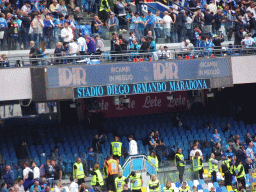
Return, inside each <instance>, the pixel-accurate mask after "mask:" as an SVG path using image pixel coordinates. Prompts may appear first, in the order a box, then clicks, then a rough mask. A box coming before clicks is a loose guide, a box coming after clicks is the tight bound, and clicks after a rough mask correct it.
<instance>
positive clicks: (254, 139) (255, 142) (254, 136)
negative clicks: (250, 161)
mask: <svg viewBox="0 0 256 192" xmlns="http://www.w3.org/2000/svg"><path fill="white" fill-rule="evenodd" d="M252 141H253V148H252V149H253V151H254V153H256V135H253V136H252Z"/></svg>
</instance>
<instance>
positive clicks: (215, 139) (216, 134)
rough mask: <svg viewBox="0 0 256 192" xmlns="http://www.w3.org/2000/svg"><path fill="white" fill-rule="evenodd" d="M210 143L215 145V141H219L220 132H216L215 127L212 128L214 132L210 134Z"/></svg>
mask: <svg viewBox="0 0 256 192" xmlns="http://www.w3.org/2000/svg"><path fill="white" fill-rule="evenodd" d="M211 141H212V143H213V144H214V145H215V144H216V143H219V142H220V141H221V139H220V134H219V133H218V130H217V129H214V133H213V134H212V139H211Z"/></svg>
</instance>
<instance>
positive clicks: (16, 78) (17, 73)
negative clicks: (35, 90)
mask: <svg viewBox="0 0 256 192" xmlns="http://www.w3.org/2000/svg"><path fill="white" fill-rule="evenodd" d="M31 98H32V90H31V74H30V69H29V68H19V69H17V68H15V69H1V70H0V100H1V101H7V100H20V99H31Z"/></svg>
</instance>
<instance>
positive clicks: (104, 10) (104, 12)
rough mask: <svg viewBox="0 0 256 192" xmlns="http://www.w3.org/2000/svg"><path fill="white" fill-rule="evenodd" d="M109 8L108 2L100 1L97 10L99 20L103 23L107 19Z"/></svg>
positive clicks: (106, 0) (105, 0)
mask: <svg viewBox="0 0 256 192" xmlns="http://www.w3.org/2000/svg"><path fill="white" fill-rule="evenodd" d="M111 12H112V11H111V9H110V6H109V4H108V0H102V1H101V3H100V9H99V14H100V18H101V19H102V20H103V23H105V22H106V21H107V19H108V18H109V13H111Z"/></svg>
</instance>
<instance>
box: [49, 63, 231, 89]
mask: <svg viewBox="0 0 256 192" xmlns="http://www.w3.org/2000/svg"><path fill="white" fill-rule="evenodd" d="M47 75H48V78H47V79H48V84H47V85H48V88H60V87H73V88H74V87H92V86H103V85H120V84H136V83H147V82H150V83H152V82H165V81H177V80H184V79H191V80H196V79H210V78H213V77H227V76H230V65H229V58H211V59H195V60H175V61H159V62H141V63H122V64H120V63H119V64H118V63H117V64H100V65H80V66H78V65H77V66H61V67H50V66H49V67H47Z"/></svg>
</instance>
